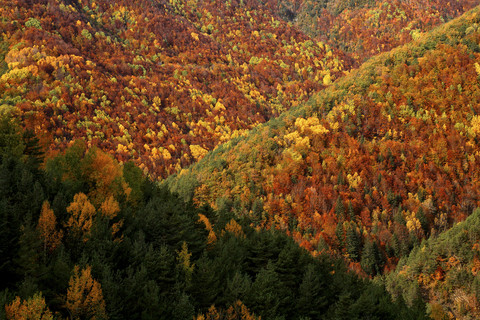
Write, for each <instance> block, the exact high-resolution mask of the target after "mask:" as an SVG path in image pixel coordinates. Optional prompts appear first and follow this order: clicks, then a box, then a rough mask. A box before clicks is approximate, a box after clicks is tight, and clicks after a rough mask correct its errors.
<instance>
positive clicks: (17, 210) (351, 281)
mask: <svg viewBox="0 0 480 320" xmlns="http://www.w3.org/2000/svg"><path fill="white" fill-rule="evenodd" d="M33 140H34V139H33ZM90 152H91V150H88V149H86V148H85V146H84V145H82V144H76V145H73V146H72V147H71V149H69V150H67V151H66V152H65V154H60V155H58V156H57V157H56V158H53V159H51V160H50V161H49V162H48V165H47V170H43V169H38V168H35V167H34V166H32V165H30V164H29V162H24V161H21V160H19V159H18V158H13V157H8V158H5V157H3V163H2V164H1V165H0V181H2V182H5V181H14V180H15V179H16V178H17V177H18V176H19V174H20V176H21V178H20V179H19V181H17V182H16V183H1V184H0V209H1V210H0V215H1V218H2V220H1V223H0V237H1V238H0V240H1V242H0V250H1V251H0V252H1V253H2V254H1V256H0V259H1V260H0V262H1V263H0V270H1V271H2V274H3V275H6V276H8V281H6V282H2V285H1V287H0V289H1V290H2V292H3V295H0V301H2V303H4V304H8V303H10V302H11V301H12V299H14V297H15V296H20V297H29V296H32V295H33V294H37V293H38V292H42V293H43V295H44V296H45V301H46V305H47V307H48V308H49V310H51V311H52V313H54V314H57V316H62V317H67V316H68V313H67V312H66V310H65V308H64V306H65V300H64V299H63V298H62V297H65V293H66V290H67V288H68V287H69V285H70V286H72V284H71V282H72V281H71V280H70V278H71V275H72V270H76V272H77V274H78V270H79V267H78V266H79V265H83V266H91V277H92V279H94V280H92V281H94V282H93V283H94V284H95V290H96V291H95V292H97V293H99V292H100V289H101V294H102V296H103V297H104V300H105V312H106V315H108V318H109V319H140V318H142V319H185V318H191V317H193V316H194V315H196V314H199V313H204V312H207V310H208V309H209V308H210V307H211V306H212V305H215V307H216V308H218V309H219V310H227V309H228V308H229V306H232V305H233V304H234V303H236V301H238V300H240V301H242V302H243V303H244V305H245V306H246V307H247V308H248V309H249V310H251V311H252V312H254V313H255V314H258V315H261V316H262V317H265V318H277V319H278V318H285V319H305V318H306V317H311V318H328V317H327V316H324V315H328V314H338V313H339V312H340V310H339V309H338V308H339V306H342V308H343V307H345V306H344V304H342V303H341V301H342V299H343V298H341V297H343V296H346V295H348V297H349V300H348V301H349V302H350V303H352V306H359V305H363V304H364V302H363V301H364V300H368V299H367V298H365V294H364V292H371V291H372V290H373V288H372V287H371V286H372V284H371V283H370V282H368V281H367V282H365V281H363V280H360V279H359V278H358V277H357V276H355V275H353V274H349V273H348V272H347V270H346V268H345V266H344V265H343V264H342V263H341V262H340V261H335V260H332V258H329V257H327V256H323V257H321V258H313V257H312V256H311V255H310V254H309V253H307V252H306V251H305V250H304V249H301V248H300V247H299V246H298V245H297V244H295V242H294V241H293V240H292V239H290V238H288V237H287V236H286V235H284V234H282V233H280V232H278V231H274V230H271V231H258V230H255V229H253V228H252V227H250V222H249V221H243V222H242V221H240V222H236V223H235V224H233V223H231V224H230V227H229V228H230V229H228V226H227V224H226V223H225V222H221V221H224V220H228V219H225V217H222V216H221V215H222V213H218V212H213V211H212V210H211V209H209V208H207V207H203V208H195V207H194V206H193V205H191V204H189V203H185V202H184V201H183V199H182V198H180V197H178V196H176V195H173V194H171V193H170V192H168V191H167V190H166V189H165V188H160V187H158V186H157V185H155V184H154V183H152V182H151V181H149V180H148V179H146V178H144V177H141V176H140V175H139V171H138V169H136V168H135V167H132V166H131V165H128V164H127V165H126V167H124V168H122V170H121V172H123V173H124V174H125V181H126V183H131V184H132V187H131V188H132V190H136V191H137V192H136V201H135V202H134V203H135V205H134V206H132V205H131V203H132V199H131V198H129V197H125V198H118V206H119V208H118V210H119V212H117V215H118V217H121V219H122V221H123V222H124V225H123V226H122V227H121V228H120V229H119V231H117V232H115V233H112V232H111V230H110V229H109V225H108V223H109V221H108V219H106V217H102V216H100V215H98V212H102V210H106V209H101V208H100V209H99V208H95V209H96V210H97V216H94V217H93V219H92V226H91V233H90V235H89V237H88V238H86V239H84V240H81V241H76V242H75V241H71V240H69V239H71V235H70V234H69V233H70V232H71V231H70V229H69V227H68V226H67V221H68V220H69V216H68V215H69V213H68V212H67V210H66V207H67V206H69V205H70V202H71V201H72V197H73V194H76V193H77V192H78V190H82V191H84V192H85V193H86V194H92V190H96V188H98V186H97V185H96V184H92V183H88V181H89V179H88V178H85V175H86V172H85V171H84V170H86V169H88V170H87V171H89V172H88V175H87V177H88V176H95V175H97V174H101V173H99V172H97V171H96V170H103V168H96V167H89V166H84V165H82V163H83V162H85V161H87V160H85V159H89V157H88V155H89V153H90ZM95 152H96V151H95ZM96 156H97V157H99V159H105V158H104V157H103V156H102V155H99V154H98V153H96ZM79 168H82V169H79ZM31 171H33V172H36V174H35V175H33V174H29V173H30V172H31ZM65 175H66V176H67V178H63V179H62V178H59V177H62V176H65ZM52 177H53V178H52ZM55 177H57V178H55ZM77 180H78V181H77ZM72 181H77V182H76V183H72ZM109 192H113V194H114V190H113V191H112V190H110V191H109ZM132 192H134V191H132ZM34 193H35V195H34ZM22 194H23V195H24V197H20V195H22ZM65 194H67V195H72V197H70V196H68V197H67V199H65V196H64V195H65ZM52 199H54V200H52ZM45 200H48V201H49V202H50V203H52V205H51V208H52V210H53V211H54V213H55V215H56V216H57V226H58V228H59V229H60V230H61V231H62V232H63V233H64V234H65V238H64V240H63V242H62V243H61V244H60V245H59V246H58V248H56V249H55V250H53V251H52V252H48V253H45V252H44V249H43V246H42V244H41V239H40V238H39V235H38V234H37V232H36V226H35V225H36V223H37V222H36V221H38V217H39V214H40V210H41V208H40V207H41V204H42V203H43V202H44V201H45ZM97 206H98V205H97ZM199 214H202V215H203V216H204V217H207V218H206V219H211V224H212V225H213V226H214V228H213V230H212V231H211V232H214V233H216V234H217V240H216V242H214V243H211V244H210V245H209V246H207V245H206V244H207V241H208V237H209V232H207V231H206V230H205V224H204V223H199V222H198V221H197V220H198V217H199ZM230 219H231V218H230ZM233 225H235V226H236V228H240V230H238V229H237V231H239V232H235V230H234V229H232V228H233V227H232V226H233ZM226 229H228V231H226ZM80 269H82V270H86V269H85V268H84V267H81V268H80ZM88 270H90V267H88ZM82 272H83V271H82ZM89 272H90V271H89ZM69 281H70V284H69ZM86 285H88V284H86ZM77 289H78V288H77ZM77 289H76V290H77ZM7 290H8V291H7ZM376 290H377V291H378V292H384V291H382V290H383V289H381V288H380V289H378V288H377V289H376ZM77 291H78V290H77ZM377 291H375V292H377ZM72 292H73V291H72ZM78 292H80V291H78ZM347 292H348V294H347ZM368 297H370V295H368ZM69 299H70V300H69V302H68V303H69V304H70V305H78V304H75V303H76V302H75V301H76V300H75V298H74V295H72V294H71V293H70V298H69ZM375 299H376V298H374V302H373V303H371V304H369V305H368V307H362V308H359V307H348V314H351V315H352V316H353V317H357V318H358V317H362V316H364V315H369V316H372V317H373V316H377V317H383V316H386V317H390V318H398V317H397V316H396V315H397V313H399V312H400V311H401V312H403V313H405V314H408V315H411V316H413V315H420V314H421V313H418V312H417V311H415V310H413V309H409V308H407V307H406V306H405V305H403V304H402V303H389V304H388V308H387V307H385V306H384V304H383V302H382V303H380V305H378V304H377V303H376V302H375V301H376V300H375ZM388 299H389V296H388V295H385V294H383V300H382V301H384V300H385V301H387V300H388ZM388 301H390V300H388ZM102 308H103V307H102ZM77 311H78V310H77ZM77 311H76V312H77ZM102 312H103V311H102ZM102 314H103V313H102Z"/></svg>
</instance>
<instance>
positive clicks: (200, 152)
mask: <svg viewBox="0 0 480 320" xmlns="http://www.w3.org/2000/svg"><path fill="white" fill-rule="evenodd" d="M190 152H191V153H192V156H193V158H194V159H195V160H197V161H198V160H200V159H202V158H203V157H205V155H206V154H207V153H208V150H206V149H204V148H202V147H200V146H199V145H195V144H193V145H190Z"/></svg>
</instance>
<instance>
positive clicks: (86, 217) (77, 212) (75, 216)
mask: <svg viewBox="0 0 480 320" xmlns="http://www.w3.org/2000/svg"><path fill="white" fill-rule="evenodd" d="M67 212H68V213H70V214H71V216H70V218H69V219H68V222H67V227H68V228H71V229H72V230H73V232H75V233H77V234H81V235H82V237H83V241H87V240H88V236H89V234H90V230H91V228H92V225H93V218H94V216H95V207H94V206H93V205H92V204H91V203H90V201H89V200H88V197H87V196H86V195H85V194H84V193H82V192H80V193H77V194H76V195H75V196H74V197H73V202H72V203H71V204H70V205H69V206H68V207H67Z"/></svg>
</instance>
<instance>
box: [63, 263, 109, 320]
mask: <svg viewBox="0 0 480 320" xmlns="http://www.w3.org/2000/svg"><path fill="white" fill-rule="evenodd" d="M91 271H92V270H91V267H90V266H87V267H86V268H85V269H83V270H81V271H80V268H79V267H78V266H75V268H74V269H73V275H72V277H70V281H69V287H68V290H67V301H66V303H65V306H66V307H67V309H68V310H69V311H70V314H71V315H72V318H73V319H92V320H93V319H95V320H99V319H107V314H106V311H105V301H104V300H103V293H102V287H101V286H100V283H99V282H98V281H96V280H95V279H93V278H92V272H91Z"/></svg>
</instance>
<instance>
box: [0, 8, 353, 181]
mask: <svg viewBox="0 0 480 320" xmlns="http://www.w3.org/2000/svg"><path fill="white" fill-rule="evenodd" d="M0 12H1V17H2V19H1V20H0V25H1V27H0V28H1V30H2V34H1V35H2V48H4V45H3V44H7V50H6V52H4V51H5V50H4V49H1V50H0V52H2V53H1V54H0V58H2V61H1V65H0V70H2V71H3V72H5V73H4V74H3V75H2V76H1V78H0V92H1V94H0V106H2V109H11V107H12V106H13V107H15V108H16V109H17V110H18V113H19V115H20V117H21V118H22V120H23V121H24V124H25V126H26V127H28V128H32V129H35V131H36V132H37V133H38V134H39V135H40V134H44V135H46V137H45V139H46V140H47V141H48V140H53V145H52V147H53V148H54V149H64V148H65V146H66V145H68V144H69V143H71V141H72V140H75V139H78V138H83V139H85V140H86V141H87V142H88V143H89V144H90V145H96V146H99V147H100V148H101V149H103V150H105V151H108V152H109V153H112V154H113V155H115V157H116V158H117V159H118V160H120V161H126V160H129V159H133V160H135V162H136V163H137V164H139V165H141V166H142V168H144V169H145V171H146V172H148V173H150V174H152V175H154V176H157V177H164V176H167V175H168V174H170V173H172V172H175V171H177V170H179V169H180V168H181V167H183V166H186V165H188V164H190V163H192V162H194V161H196V160H197V159H200V158H201V157H202V156H203V155H204V154H205V153H206V152H207V150H211V149H212V148H214V147H215V146H216V145H217V144H218V143H220V142H225V141H228V140H229V139H230V138H232V137H235V136H238V135H241V134H243V133H244V132H245V131H246V130H247V129H250V128H252V127H254V126H256V125H257V124H258V123H262V122H265V121H266V120H268V119H269V118H270V117H272V116H273V115H278V114H279V113H280V112H282V111H284V110H286V109H288V108H290V107H291V106H292V105H295V104H297V103H298V102H299V101H302V100H305V99H306V98H308V97H309V96H310V95H311V93H312V92H314V91H317V90H319V89H321V88H323V87H324V85H325V84H329V83H330V82H331V81H333V80H335V79H336V78H337V77H339V76H341V75H342V70H343V69H344V68H345V67H344V65H343V62H342V58H341V55H340V56H339V55H338V54H337V53H336V52H333V51H332V50H331V49H330V48H329V47H328V46H327V45H324V44H323V43H321V42H313V41H311V39H310V38H309V37H307V36H305V35H304V34H302V33H301V32H299V31H297V30H296V29H295V28H293V27H291V26H289V25H288V24H287V23H285V22H283V21H281V20H279V19H276V18H275V17H274V16H273V14H272V13H271V11H270V10H269V9H268V8H267V7H266V6H265V5H262V4H260V3H257V2H256V1H229V2H227V3H225V2H224V1H218V0H212V1H188V2H186V1H173V0H171V1H163V0H156V1H150V0H139V1H135V2H131V1H114V2H112V1H106V0H100V1H94V0H88V1H86V0H68V1H67V0H48V1H47V0H43V1H33V2H32V1H27V0H14V1H10V0H8V1H7V0H1V1H0ZM4 56H5V58H4V59H5V61H3V57H4ZM5 62H6V63H7V67H8V69H7V70H5ZM347 67H348V66H347Z"/></svg>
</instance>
